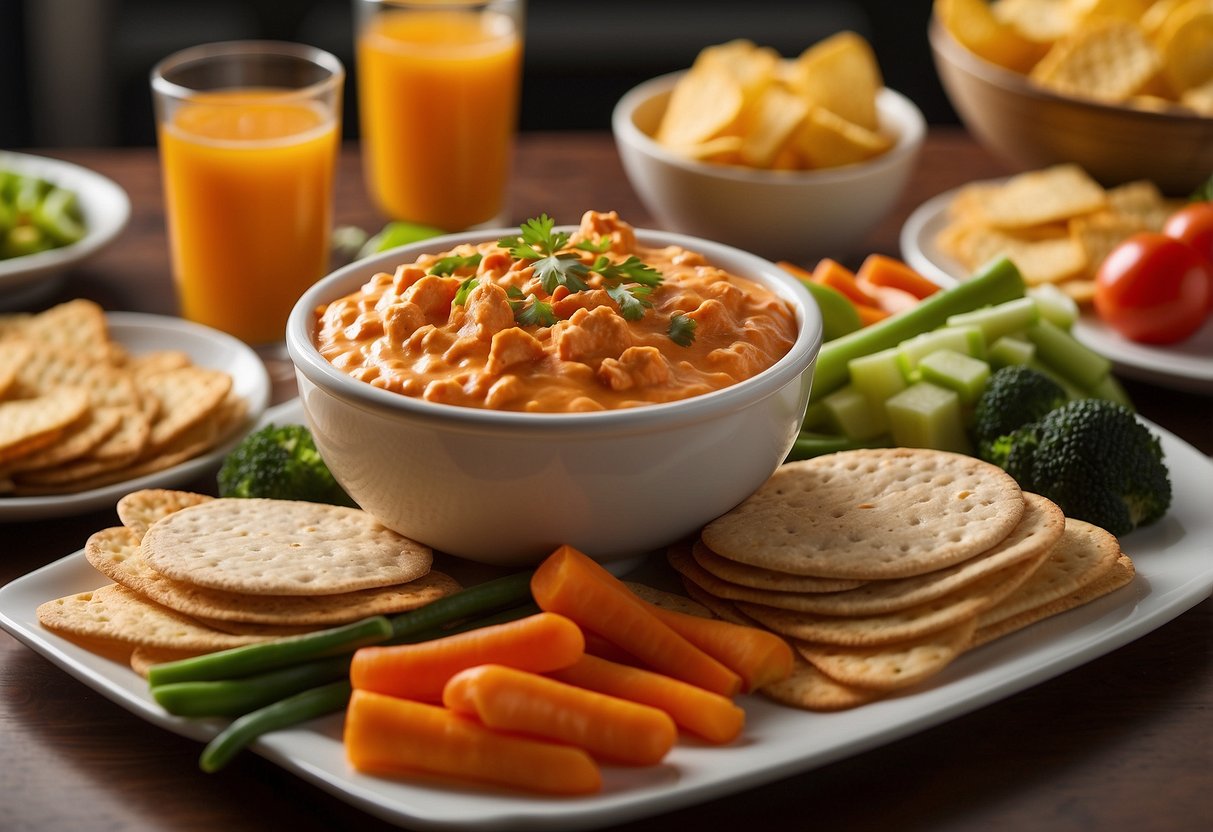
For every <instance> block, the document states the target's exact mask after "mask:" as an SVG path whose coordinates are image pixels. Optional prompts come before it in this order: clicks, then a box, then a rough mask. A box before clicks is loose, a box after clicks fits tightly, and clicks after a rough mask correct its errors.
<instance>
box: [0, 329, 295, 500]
mask: <svg viewBox="0 0 1213 832" xmlns="http://www.w3.org/2000/svg"><path fill="white" fill-rule="evenodd" d="M106 322H107V324H108V326H109V331H110V337H111V338H112V339H113V340H114V341H115V342H116V343H118V344H120V345H122V346H123V347H125V348H126V349H127V350H128V351H130V352H131V353H133V354H139V353H145V352H151V351H153V350H162V349H177V350H182V351H184V352H185V353H186V354H187V355H189V357H190V359H191V360H192V361H193V363H195V364H197V365H199V366H201V367H209V368H213V369H217V370H224V371H225V372H227V373H228V374H229V375H230V376H231V377H232V390H233V392H234V393H236V394H237V395H239V396H241V397H242V398H244V400H245V401H247V402H248V411H247V414H246V416H245V422H244V425H245V427H244V428H243V429H241V430H238V431H236V432H235V433H234V434H233V435H232V436H231V438H229V439H228V441H227V442H224V443H223V444H222V445H219V446H217V447H215V448H213V449H212V450H211V451H209V452H208V453H205V454H203V455H202V456H198V457H194V458H193V459H190V460H187V461H186V462H182V463H180V464H178V465H174V466H173V467H171V468H168V469H165V470H163V471H158V472H156V473H153V474H148V475H146V476H142V477H138V478H136V479H133V480H127V481H125V482H120V483H115V484H113V485H107V486H103V487H100V488H94V489H91V490H88V491H81V492H78V493H74V494H64V495H57V496H45V497H0V523H8V522H24V521H28V520H40V519H45V518H49V517H67V516H71V515H74V514H83V513H85V512H88V511H95V510H97V509H102V508H113V507H114V505H115V504H116V503H117V502H118V500H119V498H121V497H122V496H123V495H124V494H126V493H128V492H130V491H136V490H138V489H140V488H153V487H171V486H173V485H179V484H182V483H187V482H190V481H191V480H193V479H195V478H196V477H198V476H200V475H203V474H205V473H206V472H208V471H215V470H218V467H219V464H220V462H221V461H222V460H223V457H224V455H226V454H227V452H228V451H230V450H231V449H232V448H233V447H234V446H235V445H236V443H237V442H238V441H239V440H240V439H241V438H242V437H243V436H244V434H245V433H247V432H248V431H249V430H250V429H252V427H253V426H255V425H256V424H258V422H259V420H260V419H261V417H262V416H263V415H265V414H266V407H267V405H268V404H269V400H270V379H269V374H268V373H267V372H266V369H265V365H264V364H263V363H262V361H261V359H260V358H258V356H257V353H255V352H253V350H252V349H251V348H250V347H248V346H247V345H245V344H244V343H242V342H240V341H238V340H236V339H235V338H233V337H231V336H230V335H226V334H224V333H222V332H219V331H217V330H214V329H211V328H209V327H205V326H201V325H199V324H195V323H190V322H189V321H184V320H181V319H180V318H172V317H168V316H162V315H147V314H142V313H138V312H109V313H107V314H106ZM299 418H302V417H299Z"/></svg>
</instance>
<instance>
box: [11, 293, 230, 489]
mask: <svg viewBox="0 0 1213 832" xmlns="http://www.w3.org/2000/svg"><path fill="white" fill-rule="evenodd" d="M247 409H248V404H247V402H245V401H244V399H243V398H241V397H239V396H237V395H235V394H234V393H233V392H232V378H231V376H229V375H228V374H227V373H225V372H222V371H220V370H214V369H209V368H204V367H198V366H195V365H194V364H192V363H191V361H190V358H189V356H188V355H186V354H185V353H184V352H180V351H177V350H166V351H158V352H154V353H148V354H145V355H138V356H135V355H130V354H128V353H127V352H126V351H125V350H124V349H123V348H122V347H121V345H119V344H117V343H115V342H114V341H113V340H111V338H110V336H109V331H108V328H107V326H106V321H105V315H104V313H103V312H102V310H101V308H100V307H99V306H97V304H95V303H93V302H91V301H87V300H74V301H69V302H67V303H64V304H60V305H59V306H55V307H53V308H51V309H49V310H47V311H45V312H41V313H38V314H29V315H26V314H18V315H8V316H4V317H0V494H12V495H15V496H26V495H39V494H68V493H75V492H79V491H87V490H88V489H91V488H98V487H100V486H104V485H109V484H111V483H115V482H122V481H124V480H128V479H133V478H135V477H139V476H143V475H145V474H150V473H153V472H156V471H162V470H165V469H167V468H170V467H172V466H174V465H177V464H178V463H181V462H184V461H185V460H187V459H191V458H192V457H195V456H198V455H199V454H201V453H204V452H205V451H207V450H209V449H211V448H213V447H215V446H216V445H217V444H219V443H220V442H221V441H222V440H224V439H226V438H227V437H228V436H230V435H231V434H232V433H233V432H234V431H235V430H237V429H238V428H239V427H240V426H241V425H242V424H243V423H244V420H245V415H246V412H247Z"/></svg>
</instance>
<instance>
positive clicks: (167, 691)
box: [152, 653, 353, 717]
mask: <svg viewBox="0 0 1213 832" xmlns="http://www.w3.org/2000/svg"><path fill="white" fill-rule="evenodd" d="M352 656H353V654H352V653H347V654H345V655H341V656H330V657H328V658H326V659H316V660H314V661H310V662H304V663H302V664H296V665H291V666H290V667H284V668H281V669H279V670H271V671H269V672H268V673H259V674H257V675H255V676H244V677H242V678H239V679H222V680H216V681H210V682H170V683H169V684H167V685H158V686H156V687H153V688H152V698H153V699H155V700H156V701H157V702H158V703H160V707H162V708H164V709H165V710H166V711H168V712H169V713H170V714H176V715H177V716H228V717H234V716H241V715H243V714H246V713H248V712H249V711H254V710H256V709H257V708H262V707H264V706H266V705H269V704H270V703H272V702H277V701H278V700H279V699H283V698H285V697H287V696H290V695H291V694H294V693H298V692H299V691H303V690H307V689H308V688H313V687H316V686H317V685H321V684H324V683H326V682H333V681H336V680H337V679H342V678H344V677H345V676H346V675H348V674H349V672H350V660H351V657H352Z"/></svg>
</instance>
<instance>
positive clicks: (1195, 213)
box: [1162, 202, 1213, 263]
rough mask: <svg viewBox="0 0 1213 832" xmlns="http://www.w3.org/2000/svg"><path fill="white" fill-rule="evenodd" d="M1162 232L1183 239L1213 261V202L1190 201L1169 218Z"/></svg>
mask: <svg viewBox="0 0 1213 832" xmlns="http://www.w3.org/2000/svg"><path fill="white" fill-rule="evenodd" d="M1162 233H1163V234H1166V235H1167V236H1168V237H1174V238H1175V239H1177V240H1183V241H1184V242H1185V243H1187V244H1188V245H1190V246H1192V248H1194V249H1196V250H1197V251H1199V252H1200V253H1201V254H1202V255H1204V258H1205V259H1206V260H1208V261H1209V262H1210V263H1213V202H1190V203H1188V204H1187V205H1185V206H1184V207H1183V208H1180V209H1179V210H1178V211H1176V212H1175V213H1174V214H1172V215H1171V216H1170V217H1168V218H1167V222H1166V224H1164V225H1163V227H1162Z"/></svg>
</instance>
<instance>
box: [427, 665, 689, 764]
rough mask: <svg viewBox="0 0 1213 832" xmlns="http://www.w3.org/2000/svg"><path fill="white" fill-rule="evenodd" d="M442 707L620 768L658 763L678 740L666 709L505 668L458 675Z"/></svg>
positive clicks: (445, 693) (484, 668)
mask: <svg viewBox="0 0 1213 832" xmlns="http://www.w3.org/2000/svg"><path fill="white" fill-rule="evenodd" d="M442 704H444V705H446V706H447V707H448V708H450V709H451V710H452V711H454V712H455V713H457V714H463V715H464V716H474V717H476V718H477V719H479V720H480V721H481V722H483V723H484V724H485V725H487V726H488V727H489V728H493V729H496V730H498V731H507V732H510V733H517V734H523V735H526V736H531V737H535V738H537V739H544V740H552V741H554V742H561V743H566V744H568V745H572V746H576V747H577V748H584V749H585V750H586V751H588V752H589V753H590V755H591V756H593V757H597V758H599V759H602V760H605V761H608V762H612V763H618V764H620V765H627V766H651V765H656V764H657V763H659V762H661V760H662V758H663V757H665V755H666V754H668V753H669V752H670V749H671V748H673V747H674V742H675V741H676V740H677V739H678V728H677V727H676V726H675V725H674V720H673V719H671V718H670V715H669V714H667V713H666V712H665V711H662V710H659V709H657V708H653V707H650V706H648V705H642V704H640V703H638V702H632V701H629V700H627V699H620V698H619V697H616V696H608V695H606V694H605V693H598V692H597V691H592V690H586V689H585V688H581V687H577V686H575V685H569V684H565V683H564V682H560V681H557V680H556V679H549V678H548V677H546V676H540V675H539V674H537V673H528V672H526V671H523V670H515V669H514V668H512V667H505V666H503V665H499V664H484V665H480V666H479V667H472V668H469V669H467V670H464V671H461V672H459V673H457V674H455V675H454V676H453V677H451V681H450V682H448V683H447V686H446V688H445V689H444V690H443V693H442Z"/></svg>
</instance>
